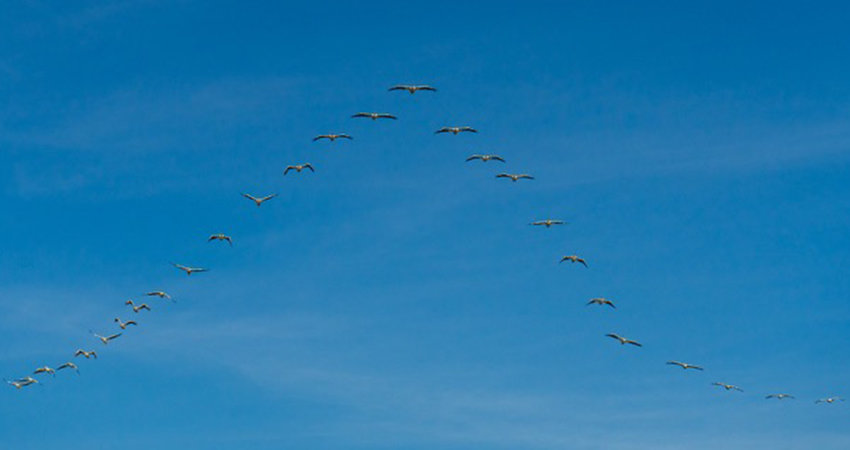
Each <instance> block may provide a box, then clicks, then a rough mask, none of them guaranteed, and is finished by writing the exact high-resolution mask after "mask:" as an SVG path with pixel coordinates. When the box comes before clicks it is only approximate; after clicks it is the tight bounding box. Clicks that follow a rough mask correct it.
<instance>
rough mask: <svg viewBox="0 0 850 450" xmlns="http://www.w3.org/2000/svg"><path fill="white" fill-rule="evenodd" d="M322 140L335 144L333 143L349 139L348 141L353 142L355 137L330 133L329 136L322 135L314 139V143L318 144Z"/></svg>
mask: <svg viewBox="0 0 850 450" xmlns="http://www.w3.org/2000/svg"><path fill="white" fill-rule="evenodd" d="M321 139H327V140H329V141H331V142H333V141H335V140H337V139H348V140H352V139H354V138H353V137H351V136H349V135H347V134H345V133H339V134H335V133H329V134H320V135H318V136H316V137H314V138H313V142H316V141H318V140H321Z"/></svg>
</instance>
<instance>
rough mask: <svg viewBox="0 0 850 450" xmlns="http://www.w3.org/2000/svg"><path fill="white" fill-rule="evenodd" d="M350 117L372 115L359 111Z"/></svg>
mask: <svg viewBox="0 0 850 450" xmlns="http://www.w3.org/2000/svg"><path fill="white" fill-rule="evenodd" d="M351 117H372V115H371V114H369V113H365V112H359V113H357V114H354V115H352V116H351Z"/></svg>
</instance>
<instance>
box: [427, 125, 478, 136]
mask: <svg viewBox="0 0 850 450" xmlns="http://www.w3.org/2000/svg"><path fill="white" fill-rule="evenodd" d="M477 132H478V130H476V129H475V128H472V127H442V128H440V129H439V130H437V131H435V132H434V134H440V133H451V134H454V135H457V134H459V133H477Z"/></svg>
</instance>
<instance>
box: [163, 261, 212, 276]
mask: <svg viewBox="0 0 850 450" xmlns="http://www.w3.org/2000/svg"><path fill="white" fill-rule="evenodd" d="M171 265H172V266H174V267H176V268H178V269H180V270H182V271H184V272H186V275H192V274H193V273H195V272H206V271H207V269H204V268H203V267H189V266H184V265H182V264H177V263H171Z"/></svg>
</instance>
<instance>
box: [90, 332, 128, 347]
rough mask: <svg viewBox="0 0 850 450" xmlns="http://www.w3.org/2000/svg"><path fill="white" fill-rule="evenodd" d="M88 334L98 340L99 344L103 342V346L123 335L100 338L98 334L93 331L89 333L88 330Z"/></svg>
mask: <svg viewBox="0 0 850 450" xmlns="http://www.w3.org/2000/svg"><path fill="white" fill-rule="evenodd" d="M89 333H91V334H92V336H94V337H96V338H98V339H100V342H103V345H107V344H109V341H111V340H113V339H118V338H119V337H121V334H123V333H118V334H110V335H109V336H101V335H99V334H97V333H95V332H94V331H91V330H89Z"/></svg>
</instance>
